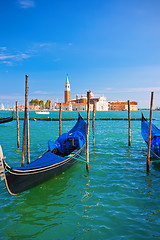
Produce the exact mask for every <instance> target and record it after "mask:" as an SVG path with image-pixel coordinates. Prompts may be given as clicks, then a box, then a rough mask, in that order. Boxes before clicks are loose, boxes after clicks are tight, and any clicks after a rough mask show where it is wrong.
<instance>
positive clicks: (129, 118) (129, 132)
mask: <svg viewBox="0 0 160 240" xmlns="http://www.w3.org/2000/svg"><path fill="white" fill-rule="evenodd" d="M128 146H131V111H130V101H129V100H128Z"/></svg>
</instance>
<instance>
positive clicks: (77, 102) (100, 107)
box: [50, 74, 108, 111]
mask: <svg viewBox="0 0 160 240" xmlns="http://www.w3.org/2000/svg"><path fill="white" fill-rule="evenodd" d="M94 103H95V110H96V111H108V102H107V101H106V97H104V96H101V97H95V96H94V94H93V93H92V92H91V98H90V111H93V104H94ZM59 105H60V103H56V102H54V103H51V105H50V109H51V110H59ZM62 110H63V111H87V98H86V97H84V96H83V95H81V97H78V94H76V98H75V99H73V100H71V99H70V83H69V79H68V74H67V78H66V82H65V88H64V103H62Z"/></svg>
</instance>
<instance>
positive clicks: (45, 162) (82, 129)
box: [13, 117, 86, 170]
mask: <svg viewBox="0 0 160 240" xmlns="http://www.w3.org/2000/svg"><path fill="white" fill-rule="evenodd" d="M85 135H86V122H85V121H84V120H83V119H82V118H81V117H79V119H78V121H77V123H76V124H75V126H74V127H73V128H72V129H71V130H70V131H69V132H68V133H64V134H62V135H61V136H60V137H59V138H57V140H56V141H55V142H54V143H52V142H51V141H50V140H49V142H48V148H49V151H48V152H46V153H45V154H44V155H43V156H42V157H39V158H37V159H36V160H34V161H33V162H31V163H30V164H28V165H27V166H24V167H19V168H13V169H16V170H18V169H19V170H21V169H35V168H42V167H47V166H50V165H53V164H55V163H59V162H62V161H64V160H65V158H64V157H60V156H58V155H56V154H54V153H52V152H51V151H52V150H53V149H54V148H55V147H57V148H58V150H59V151H60V152H61V153H65V152H66V151H67V148H68V147H72V146H71V143H72V138H73V137H74V138H75V141H74V144H75V148H76V149H80V148H81V147H82V146H83V144H84V143H85ZM69 140H70V144H69ZM64 142H65V146H64Z"/></svg>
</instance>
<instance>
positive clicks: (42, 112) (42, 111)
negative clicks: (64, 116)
mask: <svg viewBox="0 0 160 240" xmlns="http://www.w3.org/2000/svg"><path fill="white" fill-rule="evenodd" d="M36 114H50V112H47V111H44V110H41V111H39V112H36Z"/></svg>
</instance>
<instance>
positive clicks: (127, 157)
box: [0, 111, 160, 240]
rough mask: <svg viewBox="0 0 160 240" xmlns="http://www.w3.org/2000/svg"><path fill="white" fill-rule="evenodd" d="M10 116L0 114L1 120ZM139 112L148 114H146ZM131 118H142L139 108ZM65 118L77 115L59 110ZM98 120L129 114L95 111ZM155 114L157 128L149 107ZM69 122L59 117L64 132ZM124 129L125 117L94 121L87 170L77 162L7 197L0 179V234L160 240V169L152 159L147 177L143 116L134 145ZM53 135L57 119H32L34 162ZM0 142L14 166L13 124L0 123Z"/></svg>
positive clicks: (17, 154) (159, 116)
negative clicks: (129, 141) (152, 162)
mask: <svg viewBox="0 0 160 240" xmlns="http://www.w3.org/2000/svg"><path fill="white" fill-rule="evenodd" d="M10 114H11V113H10V112H2V111H1V112H0V117H6V116H10ZM20 114H22V116H23V113H20ZM34 114H35V113H33V112H32V113H30V117H32V116H33V115H34ZM144 114H145V116H146V117H148V116H149V111H146V112H145V111H144ZM82 116H83V117H86V113H84V112H82ZM131 116H132V117H135V118H139V117H141V112H140V111H138V112H131ZM50 117H58V112H52V113H51V114H50ZM62 117H77V113H76V112H70V113H67V112H63V113H62ZM96 117H97V118H98V117H127V112H105V113H103V112H96ZM153 117H154V118H155V119H156V120H154V123H155V124H156V125H157V127H160V112H158V111H157V112H156V111H154V112H153ZM22 123H23V121H20V134H21V139H22ZM74 123H75V121H63V122H62V132H66V131H68V130H69V129H70V128H71V127H72V126H73V125H74ZM90 127H91V122H90ZM127 127H128V125H127V121H96V122H95V133H96V136H95V138H96V145H95V147H93V146H92V131H91V128H90V146H89V149H90V172H89V174H87V172H86V170H85V163H82V162H78V163H76V164H75V165H74V166H73V167H71V168H70V169H69V170H67V171H65V172H64V173H62V174H61V175H59V176H57V177H55V178H53V179H51V180H49V181H47V182H45V183H43V184H41V185H39V186H37V187H35V188H32V189H30V190H28V191H26V192H23V193H21V194H20V195H18V196H11V195H9V194H8V192H7V190H6V188H5V184H4V181H3V182H0V216H1V218H0V239H3V240H8V239H9V240H11V239H16V240H19V239H56V240H58V239H66V240H67V239H68V240H72V239H73V240H74V239H76V240H77V239H78V240H80V239H81V240H82V239H84V240H88V239H89V240H90V239H93V240H94V239H96V240H97V239H98V240H99V239H103V240H104V239H113V240H116V239H117V240H119V239H133V240H135V239H160V228H159V226H160V205H159V199H160V191H159V186H160V167H158V166H154V165H153V164H151V165H150V174H149V175H147V174H146V153H147V148H146V145H145V143H144V141H143V139H142V137H141V130H140V121H132V122H131V128H132V143H131V147H128V146H127V144H128V135H127V134H128V128H127ZM57 137H58V122H56V121H49V122H48V121H30V148H31V160H34V159H35V158H36V157H38V156H39V155H41V154H42V153H43V152H44V151H45V150H46V149H47V142H48V140H49V139H51V140H55V139H56V138H57ZM21 142H22V141H21ZM0 144H1V145H2V147H3V151H4V155H5V156H6V161H7V163H8V164H9V165H11V166H12V165H14V166H19V165H20V162H21V150H17V148H16V121H13V122H10V123H7V124H1V125H0ZM84 156H85V154H84Z"/></svg>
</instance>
